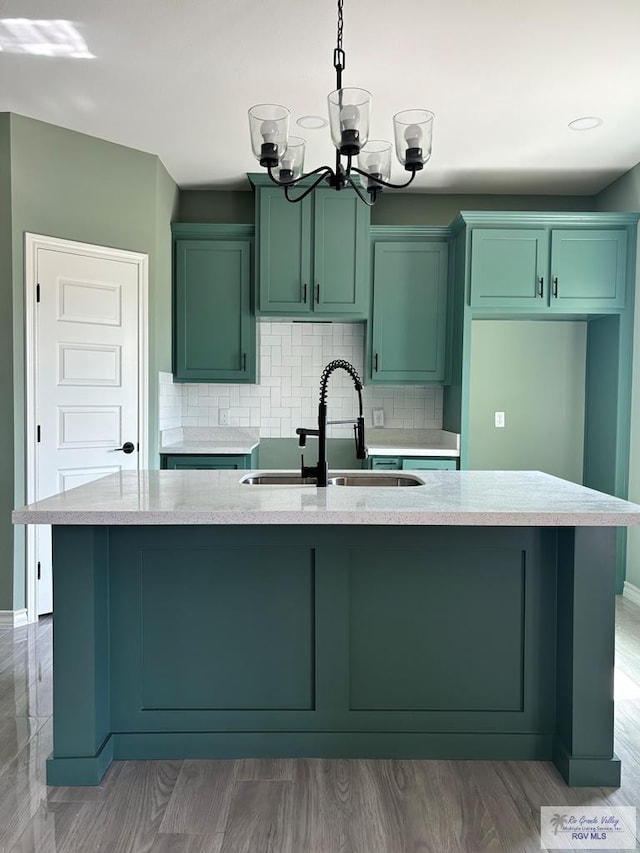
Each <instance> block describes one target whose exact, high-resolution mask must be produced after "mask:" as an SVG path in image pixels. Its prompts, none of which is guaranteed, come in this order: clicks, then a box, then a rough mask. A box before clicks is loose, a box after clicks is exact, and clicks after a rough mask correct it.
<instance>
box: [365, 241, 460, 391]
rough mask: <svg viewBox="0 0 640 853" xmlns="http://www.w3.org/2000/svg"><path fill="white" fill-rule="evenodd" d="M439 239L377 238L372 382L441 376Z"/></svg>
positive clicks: (442, 268) (443, 271)
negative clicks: (402, 239)
mask: <svg viewBox="0 0 640 853" xmlns="http://www.w3.org/2000/svg"><path fill="white" fill-rule="evenodd" d="M447 255H448V248H447V244H446V243H442V242H437V243H436V242H421V243H418V242H408V241H407V242H378V243H376V244H375V246H374V251H373V264H374V267H373V316H372V339H371V364H370V371H369V374H370V377H371V381H372V382H373V383H384V382H389V383H399V382H402V383H418V382H419V383H422V384H424V383H425V382H442V381H443V380H444V378H445V351H446V332H447Z"/></svg>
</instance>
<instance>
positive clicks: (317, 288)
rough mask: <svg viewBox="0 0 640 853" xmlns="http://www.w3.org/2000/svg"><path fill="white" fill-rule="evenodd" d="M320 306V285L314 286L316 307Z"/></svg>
mask: <svg viewBox="0 0 640 853" xmlns="http://www.w3.org/2000/svg"><path fill="white" fill-rule="evenodd" d="M319 304H320V285H319V284H316V305H319Z"/></svg>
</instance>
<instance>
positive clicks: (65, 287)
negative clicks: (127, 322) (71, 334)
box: [58, 278, 122, 326]
mask: <svg viewBox="0 0 640 853" xmlns="http://www.w3.org/2000/svg"><path fill="white" fill-rule="evenodd" d="M121 291H122V287H121V285H119V284H108V283H102V282H89V281H71V280H69V279H63V278H61V279H58V320H63V321H65V322H67V323H92V324H93V325H96V326H120V325H121V324H122V292H121Z"/></svg>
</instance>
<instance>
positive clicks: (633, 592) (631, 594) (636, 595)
mask: <svg viewBox="0 0 640 853" xmlns="http://www.w3.org/2000/svg"><path fill="white" fill-rule="evenodd" d="M622 595H623V596H624V597H625V598H628V599H629V601H632V602H633V603H634V604H637V605H638V607H640V587H637V586H635V584H632V583H629V581H625V582H624V590H623V592H622Z"/></svg>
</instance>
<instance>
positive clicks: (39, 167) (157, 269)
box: [0, 114, 177, 610]
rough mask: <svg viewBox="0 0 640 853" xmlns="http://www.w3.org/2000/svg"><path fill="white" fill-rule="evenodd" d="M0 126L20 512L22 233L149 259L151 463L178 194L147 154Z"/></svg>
mask: <svg viewBox="0 0 640 853" xmlns="http://www.w3.org/2000/svg"><path fill="white" fill-rule="evenodd" d="M3 121H4V122H7V121H8V122H9V125H10V145H11V150H10V165H11V184H12V197H11V213H12V223H11V229H10V231H11V235H12V251H13V266H12V280H13V303H14V311H13V353H14V359H15V362H14V373H13V377H14V380H13V381H14V390H13V395H12V396H11V395H9V397H8V398H7V399H8V401H9V406H8V408H9V409H11V408H12V409H13V420H14V436H15V446H14V464H15V484H14V493H13V495H12V500H11V504H12V505H20V504H21V503H23V502H24V499H25V489H24V380H23V375H24V362H23V351H24V333H23V327H24V312H23V287H24V284H23V281H24V263H23V257H24V248H23V247H24V233H25V232H26V231H30V232H33V233H36V234H43V235H47V236H52V237H61V238H64V239H69V240H78V241H80V242H85V243H95V244H98V245H102V246H114V247H117V248H120V249H129V250H132V251H137V252H144V253H146V254H148V255H149V386H150V390H149V399H150V406H149V418H150V419H149V435H150V438H151V446H150V451H151V454H152V455H151V456H150V459H151V464H152V466H153V464H154V463H155V464H156V465H157V461H156V460H157V433H158V428H157V409H158V407H157V379H156V377H157V373H158V370H159V369H165V370H166V369H169V366H170V311H171V302H170V292H171V261H170V245H171V243H170V227H169V223H170V219H171V217H172V214H173V211H174V210H176V209H177V187H176V185H175V183H174V182H173V181H172V179H171V178H170V176H169V175H168V173H167V172H166V170H165V169H164V167H163V166H162V164H160V162H159V161H158V158H157V157H156V156H155V155H152V154H146V153H144V152H142V151H135V150H133V149H131V148H125V147H123V146H120V145H115V144H113V143H110V142H106V141H104V140H101V139H96V138H94V137H90V136H86V135H84V134H81V133H75V132H73V131H69V130H65V129H63V128H60V127H56V126H54V125H50V124H45V123H44V122H39V121H34V120H33V119H29V118H25V117H23V116H18V115H10V116H7V115H6V114H4V115H3ZM3 153H4V156H2V154H3ZM0 159H1V161H2V162H6V160H7V152H6V151H5V152H2V151H1V150H0ZM7 290H8V289H7ZM2 298H3V306H4V305H8V306H10V304H11V301H10V300H11V293H10V292H7V293H4V294H3V297H2ZM0 313H2V312H0ZM11 403H12V406H11ZM9 508H10V507H7V509H9ZM16 533H17V541H16V547H15V552H14V561H13V562H14V570H13V577H11V571H12V570H11V562H9V563H5V562H3V563H2V564H0V595H2V598H0V610H2V609H19V608H21V607H24V606H25V583H24V550H23V549H24V531H23V530H22V529H20V528H18V529H17V531H16Z"/></svg>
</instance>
